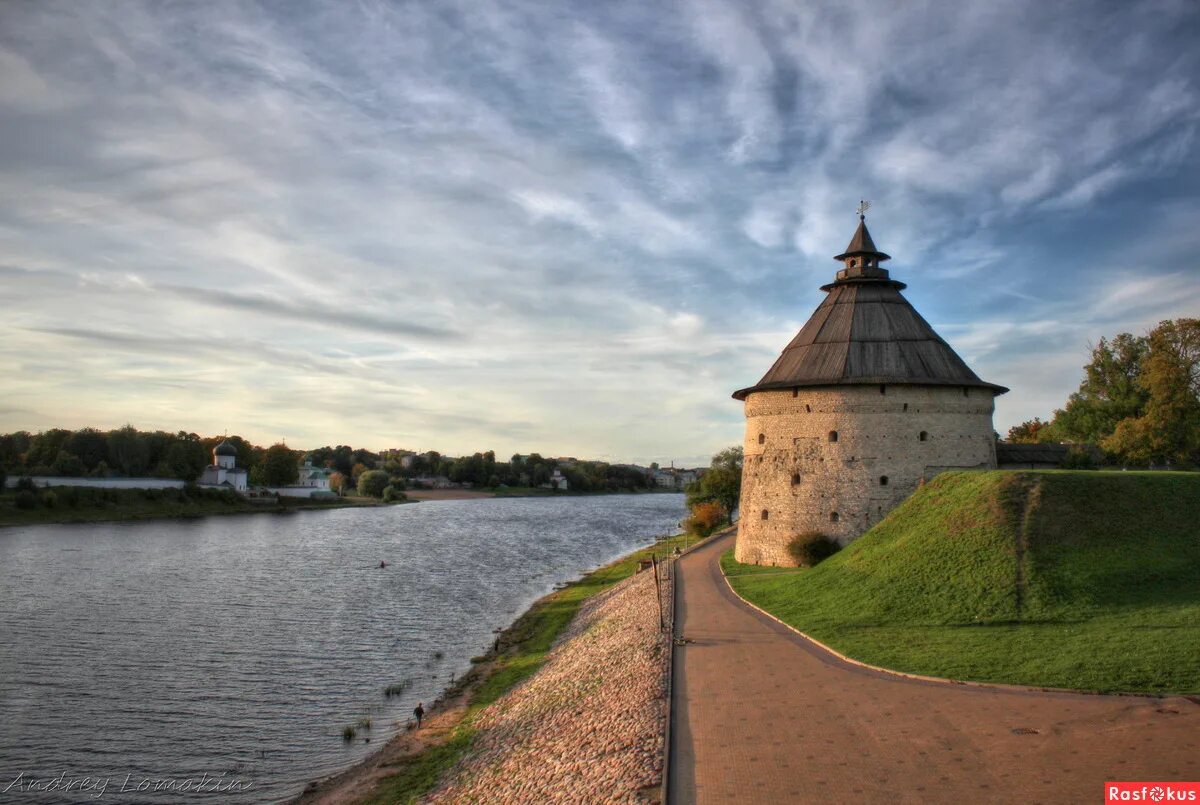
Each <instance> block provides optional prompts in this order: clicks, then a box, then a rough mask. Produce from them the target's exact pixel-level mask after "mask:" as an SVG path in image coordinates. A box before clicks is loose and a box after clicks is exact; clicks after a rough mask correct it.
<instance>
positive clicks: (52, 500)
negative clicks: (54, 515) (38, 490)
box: [42, 489, 58, 509]
mask: <svg viewBox="0 0 1200 805" xmlns="http://www.w3.org/2000/svg"><path fill="white" fill-rule="evenodd" d="M42 505H43V506H45V507H46V508H47V509H53V508H54V507H55V506H57V505H58V495H56V494H54V492H53V491H51V490H49V489H47V490H46V491H45V492H43V493H42Z"/></svg>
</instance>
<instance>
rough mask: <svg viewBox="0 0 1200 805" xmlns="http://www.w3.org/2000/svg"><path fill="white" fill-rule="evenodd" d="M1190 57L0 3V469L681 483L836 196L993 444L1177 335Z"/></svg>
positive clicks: (579, 13) (777, 22)
mask: <svg viewBox="0 0 1200 805" xmlns="http://www.w3.org/2000/svg"><path fill="white" fill-rule="evenodd" d="M1198 26H1200V21H1198V19H1197V16H1196V15H1195V13H1194V11H1193V10H1192V9H1191V8H1190V7H1189V5H1188V4H1186V3H1171V2H1163V3H1153V4H1151V5H1150V6H1148V7H1139V8H1134V7H1129V8H1125V7H1115V6H1111V5H1109V4H1100V3H1098V2H1091V1H1085V0H1067V1H1066V2H1065V4H1054V5H1053V6H1050V5H1047V4H1044V3H1038V2H1034V0H1022V1H1021V2H1014V3H1000V4H997V3H984V2H967V3H959V4H951V5H941V6H937V7H933V6H930V5H928V4H916V5H912V4H897V5H893V6H887V7H884V6H880V5H879V4H878V3H869V2H838V3H834V2H823V1H822V2H815V3H807V4H796V3H793V2H788V1H787V0H761V1H760V2H753V3H743V2H735V1H734V0H696V2H684V3H680V4H679V5H677V6H673V7H670V8H667V7H664V6H661V5H660V4H628V3H617V4H587V3H580V2H571V3H568V4H567V5H566V6H562V7H559V8H557V9H555V10H553V11H551V10H548V9H547V7H545V6H544V5H538V4H532V5H522V4H515V5H514V4H507V3H498V2H493V0H482V2H471V3H467V2H465V1H463V2H455V1H453V0H452V1H451V2H447V3H439V4H436V5H435V4H431V3H410V4H393V3H390V2H379V3H364V4H333V5H329V6H327V7H322V8H320V9H316V10H312V9H310V10H307V11H306V12H305V13H291V12H288V13H284V12H283V11H281V10H280V9H278V8H274V7H272V6H270V5H266V6H259V5H253V4H248V5H246V4H235V5H222V6H213V5H211V4H194V5H189V6H182V7H171V8H170V9H166V8H163V7H161V6H160V5H158V4H154V3H149V2H146V3H142V2H132V3H129V4H126V5H125V6H123V7H122V14H121V15H120V17H114V16H113V15H111V14H107V13H104V11H103V10H101V9H99V8H98V7H95V6H93V5H89V4H67V3H64V4H55V3H38V4H24V5H14V4H8V5H5V6H3V8H0V276H2V277H3V282H2V283H0V306H2V307H3V310H4V312H5V316H4V317H2V318H0V371H3V373H4V376H5V379H6V399H5V408H4V410H0V429H12V428H22V427H25V428H28V427H33V428H36V427H46V426H51V425H59V424H66V425H76V426H78V425H85V424H97V425H113V424H118V425H119V424H122V423H123V422H125V421H129V420H137V421H139V422H141V423H143V424H144V425H145V426H153V427H165V428H175V427H187V428H189V429H192V430H206V429H207V430H210V431H219V430H221V429H223V428H225V427H231V428H236V429H239V430H243V431H245V432H247V433H248V434H249V435H251V436H254V435H255V434H254V432H252V430H251V429H258V430H259V431H261V432H262V433H263V434H265V435H263V436H262V437H261V438H262V439H263V440H274V439H275V438H278V435H279V434H280V433H282V432H286V433H288V434H291V436H290V437H289V438H293V440H307V441H309V442H312V443H325V442H338V441H341V442H347V441H349V442H353V443H356V444H364V445H369V446H377V447H378V446H384V445H390V446H403V445H408V446H413V447H415V446H424V447H431V448H436V449H440V450H443V451H446V452H450V453H454V452H462V451H467V450H475V449H481V448H486V447H492V448H495V449H497V450H498V452H500V453H502V454H503V453H505V452H527V451H528V450H531V449H539V450H541V451H542V452H544V453H555V454H574V455H597V456H599V455H607V456H612V457H614V458H617V459H620V458H626V459H634V458H636V459H640V460H645V461H649V460H659V461H670V460H672V459H675V460H677V461H678V462H679V463H696V462H706V461H707V459H708V456H710V455H711V454H712V453H713V452H715V451H716V450H717V449H719V448H721V447H723V446H725V445H727V444H730V443H736V442H738V441H739V440H740V438H741V410H740V407H739V406H738V405H737V404H736V403H734V402H733V401H731V400H729V399H728V394H729V392H730V391H731V390H732V389H735V388H739V387H743V386H746V385H748V384H749V383H752V382H753V381H754V380H755V379H757V378H758V377H759V376H761V374H762V373H763V371H765V369H766V368H767V366H769V365H770V363H771V361H773V360H774V358H775V356H776V355H777V354H778V352H779V350H780V349H781V348H782V347H783V345H784V344H786V343H787V341H788V340H789V339H790V338H791V337H792V335H793V334H794V333H795V331H796V330H797V329H798V328H799V327H800V326H801V325H802V324H803V321H804V320H805V318H806V317H807V316H808V315H809V313H810V311H811V310H812V309H813V308H815V307H816V305H817V304H819V303H820V301H821V299H822V294H821V292H820V291H819V290H818V287H819V286H820V285H821V284H822V283H824V282H827V281H829V279H831V278H832V275H833V271H834V270H835V268H836V266H835V265H834V264H833V263H832V261H831V260H830V259H829V257H830V256H831V255H833V254H837V253H838V252H839V251H841V249H842V247H844V245H845V244H846V242H848V240H849V238H850V235H851V233H852V231H853V228H854V225H855V223H856V220H855V218H854V213H853V210H854V207H855V205H856V204H857V202H858V200H859V199H860V198H869V199H871V200H872V201H873V202H874V207H873V209H872V213H871V218H870V223H871V227H872V232H873V234H874V235H875V238H876V241H877V242H878V243H879V245H880V247H881V248H883V249H884V250H885V251H887V252H889V253H890V254H892V255H893V257H894V260H893V261H892V262H891V263H889V264H888V267H889V268H890V269H891V270H892V272H893V275H894V276H896V277H897V278H899V279H902V280H904V281H906V282H908V283H909V285H910V287H909V290H908V291H906V293H907V294H908V295H909V298H910V299H912V300H913V301H914V303H915V304H917V306H918V308H919V309H920V310H921V311H922V313H923V314H924V315H925V316H926V317H927V318H928V319H929V320H930V321H932V322H934V323H935V325H936V326H937V327H939V328H940V329H941V330H942V331H943V334H944V335H945V336H946V337H947V338H948V339H949V340H950V341H951V343H952V344H954V345H955V346H956V347H957V348H958V349H959V350H960V351H961V352H962V353H963V354H964V356H965V357H967V358H968V359H969V360H970V361H971V362H972V364H973V366H974V368H976V370H977V371H978V372H979V373H980V374H981V376H984V377H985V378H986V379H989V380H995V381H996V382H1001V383H1004V384H1005V385H1009V386H1012V387H1013V392H1012V393H1010V394H1009V395H1006V396H1005V397H1004V398H1002V399H1001V403H1000V406H1001V407H1000V409H998V410H999V413H998V416H997V424H998V426H1001V430H1003V429H1004V427H1003V426H1005V425H1007V424H1011V422H1010V420H1011V419H1012V418H1013V417H1020V418H1026V416H1027V415H1030V416H1031V415H1033V413H1040V414H1041V415H1045V414H1046V413H1048V407H1050V406H1053V405H1054V404H1060V403H1061V401H1062V400H1063V399H1065V395H1066V393H1068V392H1069V391H1070V390H1071V389H1072V387H1073V385H1074V384H1075V383H1076V382H1077V377H1076V373H1077V371H1078V367H1079V366H1081V365H1082V363H1083V362H1084V361H1085V360H1086V345H1087V343H1088V342H1089V341H1094V340H1096V339H1098V338H1099V337H1100V336H1101V335H1107V334H1112V333H1113V332H1114V331H1119V330H1120V329H1122V328H1138V327H1144V326H1146V325H1147V323H1153V321H1154V320H1156V319H1157V318H1159V317H1167V316H1171V315H1183V313H1185V312H1187V311H1188V310H1194V309H1195V305H1196V303H1197V302H1198V301H1200V300H1197V298H1196V296H1195V294H1194V293H1192V292H1191V291H1190V290H1189V289H1190V288H1192V287H1194V286H1195V285H1196V283H1195V282H1194V277H1195V271H1194V267H1193V264H1194V254H1195V253H1196V249H1197V248H1200V242H1197V240H1196V238H1197V235H1196V234H1195V231H1196V230H1195V228H1194V227H1193V226H1192V223H1191V222H1192V221H1194V220H1195V218H1196V216H1197V214H1200V207H1198V206H1197V204H1196V202H1195V200H1194V199H1195V198H1196V197H1197V194H1196V189H1197V188H1196V178H1195V177H1196V176H1197V171H1196V167H1197V165H1198V163H1200V154H1198V153H1197V148H1196V138H1195V132H1196V128H1197V125H1200V119H1198V117H1200V114H1198V112H1197V109H1200V104H1197V80H1196V76H1197V75H1200V54H1197V52H1196V51H1195V48H1193V47H1191V43H1192V42H1193V41H1194V40H1195V39H1196V37H1197V36H1198V35H1200V30H1198ZM547 43H554V46H553V47H549V46H547ZM64 53H69V54H71V58H69V59H65V58H62V54H64ZM1189 306H1190V307H1189ZM216 383H220V384H221V386H222V388H223V389H224V390H223V392H222V393H221V394H219V395H213V394H211V389H212V388H213V386H214V384H216ZM198 400H204V403H203V404H199V403H198V402H197V401H198ZM664 411H669V414H668V415H665V416H664V415H663V412H664ZM30 412H34V413H30Z"/></svg>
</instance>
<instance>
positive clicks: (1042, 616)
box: [722, 471, 1200, 693]
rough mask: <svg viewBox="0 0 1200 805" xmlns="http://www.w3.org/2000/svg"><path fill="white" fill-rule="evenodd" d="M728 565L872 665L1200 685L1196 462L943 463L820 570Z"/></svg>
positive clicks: (1040, 679) (1199, 484)
mask: <svg viewBox="0 0 1200 805" xmlns="http://www.w3.org/2000/svg"><path fill="white" fill-rule="evenodd" d="M722 565H723V567H724V568H725V571H726V574H727V575H728V577H729V581H730V583H731V584H732V585H733V587H734V589H735V590H737V592H738V593H739V594H741V595H742V596H744V597H745V598H747V599H748V600H750V601H752V602H754V603H755V604H757V605H758V606H760V607H762V608H763V609H765V610H767V611H768V612H771V613H772V614H774V615H776V616H777V617H779V618H780V619H781V620H783V621H785V622H787V623H789V624H791V625H793V626H795V627H796V628H798V629H800V630H802V631H804V632H806V633H808V634H810V635H812V636H813V637H814V638H816V639H818V640H820V641H822V642H824V643H827V644H829V645H830V646H832V647H834V648H836V649H837V650H838V651H841V652H842V653H844V654H846V655H848V656H851V657H854V658H855V659H858V660H861V661H863V662H867V663H871V664H873V665H879V666H883V667H886V668H891V669H895V670H900V671H906V672H911V673H919V674H928V675H932V676H942V677H949V678H953V679H963V680H975V681H986V682H1006V683H1016V684H1023V685H1035V686H1047V687H1063V688H1076V689H1080V690H1096V691H1108V692H1114V691H1130V692H1149V693H1168V692H1172V693H1195V692H1200V474H1195V473H1117V472H1112V473H1109V472H1068V471H1049V472H1005V471H994V472H951V473H943V474H942V475H939V476H937V477H936V478H935V479H934V480H933V481H932V482H930V483H928V484H926V485H925V486H924V487H923V488H922V489H920V490H918V491H917V493H916V494H914V495H913V496H912V497H911V498H909V499H908V500H907V501H905V502H904V503H903V504H902V505H901V506H899V507H897V508H896V509H895V510H894V511H893V512H892V513H891V514H890V515H889V516H888V517H887V518H886V519H884V520H883V521H882V522H880V523H878V524H877V525H876V526H875V527H874V528H872V529H871V530H870V531H868V532H867V533H866V534H864V535H863V536H862V537H860V538H859V539H858V540H856V541H855V542H853V543H852V544H851V545H850V546H848V547H847V548H845V549H844V550H842V551H841V552H840V553H838V554H836V555H835V556H833V557H832V558H830V559H827V560H826V561H825V562H823V563H821V564H820V565H818V566H817V567H815V568H813V569H811V570H803V571H800V572H797V573H789V574H755V573H751V572H747V571H749V570H750V568H748V567H746V566H743V565H739V564H738V563H737V562H734V561H733V560H732V557H731V556H727V557H724V558H723V561H722Z"/></svg>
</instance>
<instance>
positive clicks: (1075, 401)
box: [1052, 333, 1150, 442]
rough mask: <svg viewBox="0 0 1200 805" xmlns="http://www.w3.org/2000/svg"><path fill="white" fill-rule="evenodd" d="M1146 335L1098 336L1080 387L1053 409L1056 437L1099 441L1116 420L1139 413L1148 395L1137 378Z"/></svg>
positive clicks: (1141, 368)
mask: <svg viewBox="0 0 1200 805" xmlns="http://www.w3.org/2000/svg"><path fill="white" fill-rule="evenodd" d="M1149 350H1150V343H1149V339H1147V338H1142V337H1139V336H1134V335H1130V334H1129V333H1120V334H1118V335H1117V336H1116V337H1115V338H1113V339H1112V340H1111V341H1106V340H1105V339H1103V338H1101V339H1100V343H1099V344H1097V345H1096V346H1095V347H1093V348H1092V360H1091V362H1089V363H1088V364H1087V366H1085V367H1084V379H1083V382H1082V383H1080V384H1079V390H1078V391H1076V392H1075V393H1074V394H1072V395H1071V396H1070V398H1069V399H1068V400H1067V404H1066V406H1065V407H1064V408H1062V409H1061V410H1058V411H1055V412H1054V420H1053V424H1052V427H1053V429H1054V431H1055V434H1056V436H1057V437H1058V438H1060V439H1064V440H1066V441H1073V442H1100V441H1101V440H1103V439H1105V438H1106V437H1108V436H1110V435H1111V434H1112V433H1113V432H1114V431H1115V430H1116V429H1117V423H1119V422H1121V421H1122V420H1124V419H1128V418H1130V417H1139V416H1141V415H1142V413H1143V411H1144V410H1145V406H1146V403H1147V401H1148V398H1149V395H1148V392H1147V390H1146V388H1145V387H1144V386H1143V385H1142V383H1141V382H1140V378H1141V374H1142V371H1143V362H1144V361H1145V359H1146V356H1147V354H1148V353H1149Z"/></svg>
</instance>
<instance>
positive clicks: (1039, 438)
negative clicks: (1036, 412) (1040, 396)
mask: <svg viewBox="0 0 1200 805" xmlns="http://www.w3.org/2000/svg"><path fill="white" fill-rule="evenodd" d="M1053 436H1054V430H1053V428H1051V426H1050V423H1049V422H1043V421H1042V420H1040V419H1038V418H1037V417H1034V418H1033V419H1028V420H1026V421H1024V422H1022V423H1021V424H1020V425H1013V426H1012V427H1011V428H1009V429H1008V438H1007V439H1006V441H1008V442H1011V443H1012V444H1039V443H1041V442H1048V441H1054V438H1053Z"/></svg>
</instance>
